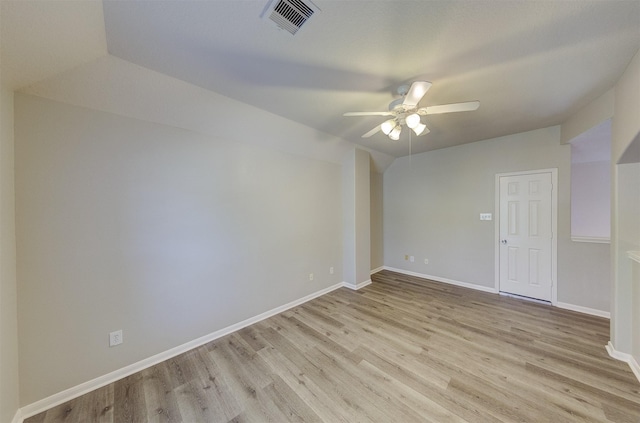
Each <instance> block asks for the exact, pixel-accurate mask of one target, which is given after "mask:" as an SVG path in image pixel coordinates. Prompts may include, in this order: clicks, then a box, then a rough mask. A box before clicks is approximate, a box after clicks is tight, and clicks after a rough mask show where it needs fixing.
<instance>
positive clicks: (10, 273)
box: [0, 87, 19, 422]
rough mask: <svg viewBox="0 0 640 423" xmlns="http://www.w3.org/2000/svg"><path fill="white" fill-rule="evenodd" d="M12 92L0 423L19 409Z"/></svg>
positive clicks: (0, 150) (0, 223)
mask: <svg viewBox="0 0 640 423" xmlns="http://www.w3.org/2000/svg"><path fill="white" fill-rule="evenodd" d="M13 140H14V134H13V92H12V91H11V90H7V89H5V88H4V87H2V89H1V90H0V340H1V341H0V421H1V422H10V421H11V420H12V419H13V416H14V414H15V412H16V410H17V409H18V404H19V399H18V386H19V379H18V318H17V304H18V303H17V286H16V238H15V233H16V232H15V206H14V196H15V194H14V183H13V182H14V173H13V165H14V161H13V157H14V155H13V150H14V142H13Z"/></svg>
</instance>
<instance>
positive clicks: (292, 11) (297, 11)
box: [261, 0, 320, 35]
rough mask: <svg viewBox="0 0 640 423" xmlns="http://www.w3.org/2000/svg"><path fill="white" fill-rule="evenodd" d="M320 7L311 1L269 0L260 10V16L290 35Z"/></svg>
mask: <svg viewBox="0 0 640 423" xmlns="http://www.w3.org/2000/svg"><path fill="white" fill-rule="evenodd" d="M319 11H320V9H318V7H317V6H316V5H315V4H313V3H312V2H311V1H309V0H307V1H301V0H271V1H269V3H268V4H267V6H266V7H265V9H264V11H263V12H262V15H261V17H262V18H265V17H268V18H269V19H271V20H272V21H273V22H275V23H276V25H278V27H280V28H282V29H284V30H286V31H287V32H289V33H290V34H291V35H295V33H296V32H298V30H299V29H300V28H301V27H302V25H304V24H305V23H306V22H307V21H308V20H309V19H310V18H311V16H313V14H314V13H316V12H319Z"/></svg>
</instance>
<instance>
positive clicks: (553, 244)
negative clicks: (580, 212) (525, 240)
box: [493, 168, 558, 306]
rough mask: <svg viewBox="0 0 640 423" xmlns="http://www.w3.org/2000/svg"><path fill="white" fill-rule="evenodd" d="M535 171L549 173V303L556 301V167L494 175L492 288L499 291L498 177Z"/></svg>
mask: <svg viewBox="0 0 640 423" xmlns="http://www.w3.org/2000/svg"><path fill="white" fill-rule="evenodd" d="M537 173H551V184H552V186H553V188H552V190H551V234H552V238H551V305H554V306H555V305H556V304H557V302H558V168H549V169H533V170H524V171H519V172H505V173H496V176H495V196H494V197H495V209H494V210H495V216H496V218H495V220H494V224H493V226H494V232H495V240H494V245H495V247H494V249H495V253H494V257H495V263H494V269H495V270H494V274H495V286H494V289H495V291H496V292H497V293H500V178H502V177H505V176H519V175H534V174H537Z"/></svg>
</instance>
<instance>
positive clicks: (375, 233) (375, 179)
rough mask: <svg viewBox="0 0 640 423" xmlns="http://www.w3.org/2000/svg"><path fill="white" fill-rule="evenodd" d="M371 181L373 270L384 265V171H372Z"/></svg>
mask: <svg viewBox="0 0 640 423" xmlns="http://www.w3.org/2000/svg"><path fill="white" fill-rule="evenodd" d="M369 181H370V183H371V270H374V269H377V268H379V267H382V266H384V238H383V236H382V219H383V213H382V209H383V196H382V186H383V185H382V184H383V177H382V173H376V172H372V173H371V176H370V179H369Z"/></svg>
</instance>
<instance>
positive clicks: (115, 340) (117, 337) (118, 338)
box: [109, 329, 123, 347]
mask: <svg viewBox="0 0 640 423" xmlns="http://www.w3.org/2000/svg"><path fill="white" fill-rule="evenodd" d="M122 341H123V339H122V329H120V330H117V331H115V332H111V333H110V334H109V346H110V347H115V346H116V345H120V344H122Z"/></svg>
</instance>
